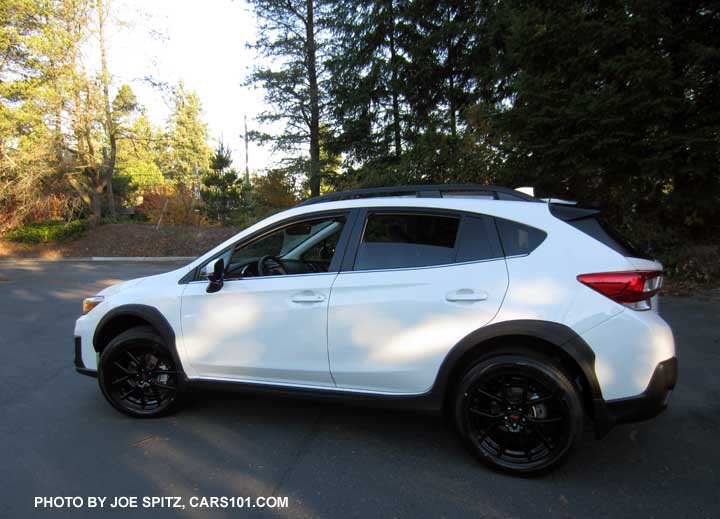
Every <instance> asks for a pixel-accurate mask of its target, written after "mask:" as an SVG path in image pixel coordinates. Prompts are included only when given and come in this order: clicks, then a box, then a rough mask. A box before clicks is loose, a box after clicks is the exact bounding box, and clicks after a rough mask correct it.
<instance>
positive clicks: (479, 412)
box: [469, 408, 503, 420]
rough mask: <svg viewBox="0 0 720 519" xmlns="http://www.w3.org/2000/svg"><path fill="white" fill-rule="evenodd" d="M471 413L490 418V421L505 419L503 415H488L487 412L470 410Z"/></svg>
mask: <svg viewBox="0 0 720 519" xmlns="http://www.w3.org/2000/svg"><path fill="white" fill-rule="evenodd" d="M469 411H470V412H471V413H473V414H477V415H480V416H482V417H484V418H489V419H490V420H502V418H503V415H502V414H492V413H486V412H485V411H480V410H479V409H473V408H470V409H469Z"/></svg>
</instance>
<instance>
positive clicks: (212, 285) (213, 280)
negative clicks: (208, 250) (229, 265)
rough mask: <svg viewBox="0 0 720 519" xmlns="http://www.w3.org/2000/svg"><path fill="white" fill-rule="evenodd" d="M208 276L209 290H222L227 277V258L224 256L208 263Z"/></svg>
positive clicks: (211, 291) (210, 291)
mask: <svg viewBox="0 0 720 519" xmlns="http://www.w3.org/2000/svg"><path fill="white" fill-rule="evenodd" d="M208 267H210V268H208V270H207V277H208V282H209V283H208V286H207V292H209V293H213V292H217V291H218V290H220V289H221V288H222V286H223V280H224V278H225V260H224V259H222V258H219V259H216V260H215V261H214V262H213V263H211V264H209V265H208Z"/></svg>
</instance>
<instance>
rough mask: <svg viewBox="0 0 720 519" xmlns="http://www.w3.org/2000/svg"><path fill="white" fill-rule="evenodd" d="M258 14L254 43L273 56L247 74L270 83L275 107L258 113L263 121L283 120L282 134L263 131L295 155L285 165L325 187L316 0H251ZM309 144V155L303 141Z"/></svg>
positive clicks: (316, 188) (313, 188)
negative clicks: (322, 165)
mask: <svg viewBox="0 0 720 519" xmlns="http://www.w3.org/2000/svg"><path fill="white" fill-rule="evenodd" d="M251 3H252V5H253V8H254V10H255V14H256V16H257V17H258V39H257V42H256V44H255V45H253V48H255V49H256V50H257V51H258V52H259V53H260V55H261V56H263V57H264V58H266V59H267V60H269V61H270V62H271V64H270V65H269V66H258V67H256V68H255V69H254V70H253V72H252V74H251V75H250V76H249V78H248V82H249V83H251V84H259V85H261V86H262V87H263V88H264V89H265V99H266V101H267V102H268V104H269V105H270V106H271V107H272V109H271V110H270V111H267V112H264V113H262V114H261V115H260V116H259V120H260V121H261V122H277V121H279V122H282V123H284V130H283V132H282V133H281V134H280V135H277V136H271V135H266V134H264V135H262V134H258V133H257V132H255V133H254V134H253V135H254V137H255V138H256V139H258V140H260V141H263V142H267V141H270V140H272V142H273V145H274V147H275V149H277V150H281V151H283V152H285V153H289V154H290V155H291V157H290V160H288V161H287V163H286V167H287V168H291V169H293V170H295V171H296V172H298V173H303V174H305V175H306V177H307V179H308V184H309V188H310V193H311V195H312V196H316V195H318V194H319V193H320V182H321V164H320V118H321V105H322V103H323V97H324V93H323V89H322V85H321V76H322V70H321V68H320V64H319V62H318V57H319V48H318V45H319V32H320V29H319V27H318V25H317V21H316V20H317V16H318V13H317V9H318V6H317V0H283V1H279V0H251ZM305 145H307V146H308V148H309V149H308V151H309V159H306V158H305V157H304V156H303V155H304V153H303V151H302V148H301V147H302V146H305Z"/></svg>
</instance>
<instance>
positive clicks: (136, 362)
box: [125, 350, 140, 366]
mask: <svg viewBox="0 0 720 519" xmlns="http://www.w3.org/2000/svg"><path fill="white" fill-rule="evenodd" d="M125 353H127V355H128V357H130V358H131V359H132V361H133V362H134V363H135V364H136V365H138V366H139V365H140V361H139V360H137V359H136V358H135V355H133V354H132V353H130V350H125Z"/></svg>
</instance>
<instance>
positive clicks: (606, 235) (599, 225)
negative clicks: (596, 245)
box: [568, 217, 646, 258]
mask: <svg viewBox="0 0 720 519" xmlns="http://www.w3.org/2000/svg"><path fill="white" fill-rule="evenodd" d="M568 223H569V224H570V225H572V226H573V227H575V228H576V229H578V230H579V231H582V232H584V233H585V234H587V235H589V236H592V237H593V238H595V239H596V240H597V241H599V242H600V243H603V244H605V245H607V246H608V247H610V248H611V249H613V250H614V251H616V252H619V253H620V254H622V255H623V256H627V257H631V258H644V257H646V254H644V253H643V252H640V251H639V250H638V248H637V247H636V246H635V245H633V244H631V243H630V241H629V240H628V239H627V238H625V237H623V236H622V235H620V233H618V232H617V231H616V230H615V229H613V228H612V227H610V225H608V224H607V223H606V222H604V221H603V220H601V219H600V218H597V217H595V218H582V219H580V220H572V221H570V222H568Z"/></svg>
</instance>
